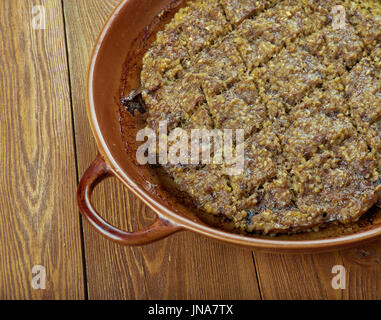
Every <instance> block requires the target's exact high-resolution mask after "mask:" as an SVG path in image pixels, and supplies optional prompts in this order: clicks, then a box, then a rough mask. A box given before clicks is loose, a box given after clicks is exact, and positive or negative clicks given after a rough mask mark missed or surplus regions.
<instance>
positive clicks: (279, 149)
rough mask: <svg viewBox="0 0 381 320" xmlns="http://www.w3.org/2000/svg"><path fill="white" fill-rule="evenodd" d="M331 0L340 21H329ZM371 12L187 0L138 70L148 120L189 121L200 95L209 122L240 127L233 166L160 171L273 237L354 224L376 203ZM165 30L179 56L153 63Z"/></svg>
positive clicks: (213, 207) (374, 8)
mask: <svg viewBox="0 0 381 320" xmlns="http://www.w3.org/2000/svg"><path fill="white" fill-rule="evenodd" d="M339 4H340V5H344V7H345V9H346V13H347V17H346V19H347V21H346V23H347V24H346V26H345V28H344V29H335V28H334V26H333V23H332V20H333V17H332V16H331V9H332V7H333V6H334V5H339ZM200 8H203V14H202V15H200V13H199V10H201V9H200ZM221 10H222V11H223V13H224V15H221ZM380 10H381V6H380V2H379V1H374V0H370V1H359V0H353V1H352V0H345V1H334V2H332V1H328V0H322V1H313V0H303V1H296V0H284V1H271V3H270V2H269V1H250V2H247V1H244V0H242V1H238V0H236V1H223V0H221V1H217V0H214V1H213V0H196V1H192V2H191V4H190V6H189V7H186V8H185V9H181V10H180V11H179V13H177V14H176V16H175V18H174V19H173V21H172V22H171V23H169V24H168V25H167V26H166V28H165V30H164V31H160V32H159V34H158V38H157V40H156V41H155V42H154V43H153V45H152V48H151V49H150V50H149V51H148V53H147V54H146V56H145V58H144V63H143V71H142V84H143V88H144V91H143V97H144V99H145V102H146V104H147V107H148V124H149V125H151V126H153V127H155V126H157V123H158V121H159V120H164V119H167V120H169V123H170V129H173V128H175V127H177V126H180V127H181V126H184V125H185V126H187V123H188V121H190V120H189V119H190V117H192V115H193V118H194V115H195V114H197V111H196V110H198V108H199V105H201V104H202V105H203V109H204V110H206V112H207V113H208V116H209V117H211V122H212V123H213V128H216V129H244V130H245V137H246V141H245V147H244V148H245V167H244V172H243V174H242V175H240V176H232V177H230V176H228V174H227V171H226V169H227V165H222V166H219V167H217V168H216V167H214V166H212V165H206V166H203V167H191V168H187V167H186V166H185V167H184V166H181V167H179V168H178V170H168V173H169V174H170V175H171V176H172V178H173V179H174V181H175V182H176V183H177V184H178V185H179V186H180V189H181V190H182V191H185V192H186V193H188V195H189V196H190V197H191V199H193V201H194V203H195V204H196V206H197V207H199V208H200V209H202V210H203V211H205V212H208V213H210V214H213V215H215V216H224V217H228V218H229V219H231V220H232V221H233V222H234V224H235V227H236V228H238V229H242V230H246V231H249V232H262V233H265V234H268V233H270V234H275V233H284V232H286V233H290V232H298V231H303V230H306V229H307V230H308V229H311V228H315V229H316V227H318V226H320V225H326V224H327V223H331V222H336V221H339V222H341V223H349V222H353V221H356V220H358V218H359V217H360V216H361V215H362V214H363V213H364V212H366V211H367V210H368V209H370V208H371V207H372V206H373V205H374V204H375V203H376V202H377V201H378V199H379V198H380V194H381V184H380V179H379V176H380V172H379V169H380V159H379V156H378V150H379V129H378V128H379V126H378V120H379V118H380V116H381V96H380V93H381V83H380V50H381V49H380V48H379V46H380V44H381V41H380V38H381V36H380V35H381V34H380V28H381V23H380V19H379V14H380ZM212 15H214V16H216V17H218V19H217V18H216V19H215V20H214V23H211V22H210V21H204V17H206V16H212ZM223 17H225V18H226V19H225V21H224V19H223ZM190 21H192V22H190ZM179 23H180V24H182V26H181V27H178V26H179ZM185 25H186V27H185ZM173 29H176V32H178V39H181V40H178V39H174V38H173V37H171V34H172V31H171V30H173ZM190 34H191V36H190ZM163 37H164V38H166V39H169V38H170V37H171V38H170V40H169V41H167V42H166V46H165V48H167V50H169V49H168V48H173V50H174V51H176V52H177V55H176V56H175V57H176V59H177V57H179V59H177V60H175V59H171V60H170V63H173V65H169V64H166V67H165V69H162V68H161V67H153V65H154V64H155V63H157V62H160V61H161V59H163V57H167V56H166V53H165V54H162V53H161V52H160V50H161V49H160V48H162V45H163V43H162V39H163ZM182 52H184V53H187V55H186V56H184V57H183V58H182V55H183V54H182ZM179 53H181V54H180V56H179ZM168 61H169V60H168ZM152 70H157V71H156V72H157V73H158V74H160V77H159V78H160V81H159V82H157V83H156V86H155V87H154V86H153V85H151V79H150V75H151V74H152ZM178 70H181V71H178ZM173 71H174V72H175V73H176V76H175V79H174V78H171V76H169V75H173V74H174V72H173ZM181 83H182V85H181ZM192 123H193V122H192ZM197 127H198V126H197V124H195V125H194V123H193V124H192V125H191V126H189V125H188V128H197Z"/></svg>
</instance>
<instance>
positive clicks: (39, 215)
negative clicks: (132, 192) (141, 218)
mask: <svg viewBox="0 0 381 320" xmlns="http://www.w3.org/2000/svg"><path fill="white" fill-rule="evenodd" d="M37 4H38V5H43V6H44V7H45V10H46V26H47V29H46V30H34V29H33V28H32V18H33V15H32V7H33V6H34V5H37ZM0 39H1V41H0V105H1V107H0V159H1V161H0V181H1V184H0V299H83V298H84V281H83V264H82V253H81V243H80V226H79V222H80V220H79V215H78V210H77V208H76V201H75V190H76V170H75V167H76V166H75V154H74V148H73V130H72V120H71V119H72V116H71V108H70V92H69V79H68V68H67V62H66V48H65V37H64V24H63V15H62V4H61V1H59V0H40V1H25V0H2V1H0ZM34 265H43V266H44V267H45V268H46V275H47V278H46V281H47V282H46V290H34V289H33V288H32V285H31V280H32V267H33V266H34Z"/></svg>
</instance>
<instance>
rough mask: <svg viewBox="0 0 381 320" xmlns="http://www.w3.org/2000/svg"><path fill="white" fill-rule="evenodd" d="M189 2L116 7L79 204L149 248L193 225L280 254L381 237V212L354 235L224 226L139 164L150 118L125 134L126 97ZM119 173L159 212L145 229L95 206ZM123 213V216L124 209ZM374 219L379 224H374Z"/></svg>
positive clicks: (100, 69) (102, 224) (90, 97)
mask: <svg viewBox="0 0 381 320" xmlns="http://www.w3.org/2000/svg"><path fill="white" fill-rule="evenodd" d="M181 5H183V1H181V0H124V1H122V2H121V3H120V5H119V6H118V7H117V8H116V9H115V11H114V12H113V14H112V15H111V17H110V18H109V20H108V22H107V24H106V25H105V27H104V29H103V31H102V32H101V34H100V36H99V38H98V40H97V43H96V46H95V48H94V51H93V55H92V59H91V63H90V68H89V72H88V88H87V111H88V116H89V120H90V123H91V127H92V130H93V133H94V136H95V138H96V141H97V144H98V148H99V155H98V156H97V158H96V159H95V161H94V162H93V163H92V164H91V166H90V167H89V169H88V170H87V171H86V172H85V174H84V176H83V178H82V180H81V182H80V184H79V187H78V203H79V207H80V211H81V213H82V215H83V216H84V218H85V219H86V220H87V221H88V222H89V223H90V224H91V225H92V226H93V227H94V228H95V229H96V230H97V231H98V232H99V233H101V234H102V235H103V236H105V237H106V238H108V239H110V240H113V241H115V242H117V243H120V244H124V245H143V244H147V243H151V242H154V241H157V240H160V239H162V238H164V237H167V236H169V235H171V234H173V233H175V232H178V231H183V230H190V231H193V232H197V233H199V234H201V235H204V236H207V237H210V238H213V239H216V240H220V241H223V242H225V243H229V244H234V245H240V246H245V247H249V248H251V249H262V250H266V251H276V252H312V251H323V250H324V251H328V250H333V249H337V248H342V247H348V246H353V245H356V244H360V243H364V242H366V241H370V240H372V239H375V238H377V237H378V236H380V235H381V218H379V217H378V215H380V213H379V212H378V211H377V210H376V209H374V210H373V212H372V213H371V214H372V217H371V218H369V217H368V218H364V219H362V220H363V221H360V222H359V223H356V224H355V225H354V226H353V227H352V230H351V231H350V232H348V229H347V228H346V229H345V231H344V229H343V228H342V227H340V226H333V227H330V228H327V229H326V230H324V231H320V232H319V233H314V232H312V233H306V234H301V235H292V236H287V235H286V236H280V237H273V238H271V237H264V236H248V235H240V234H235V233H231V232H228V231H224V230H223V229H221V228H218V227H212V226H210V225H208V224H206V223H205V222H203V221H202V220H201V219H200V218H199V217H198V215H197V214H196V213H195V210H192V209H191V208H189V207H186V206H184V205H183V204H182V203H181V201H179V199H178V197H176V196H174V195H173V194H172V193H171V192H170V191H168V189H167V188H165V187H163V184H162V182H161V180H160V179H159V178H158V177H157V175H156V174H155V173H154V172H153V170H152V169H150V168H148V167H144V166H139V165H137V164H136V161H135V152H136V148H137V143H136V142H135V137H136V132H137V131H138V130H139V129H141V127H142V125H143V121H141V119H139V117H136V118H133V117H130V118H126V119H124V120H123V121H124V128H125V130H126V129H127V132H124V135H123V136H122V134H121V128H120V114H119V107H120V102H119V101H120V97H122V96H123V94H126V92H129V91H131V90H133V89H135V88H137V87H138V86H139V77H140V67H141V60H142V55H143V54H144V52H145V50H146V49H147V46H149V44H150V41H152V39H153V37H154V35H155V31H157V30H158V29H159V28H161V26H162V25H163V24H164V23H165V22H166V21H168V19H170V18H171V16H172V15H173V14H174V12H175V11H176V10H177V9H178V8H179V7H180V6H181ZM109 176H115V177H117V178H118V179H119V180H120V181H121V182H123V183H124V184H125V185H126V186H127V187H128V188H129V189H130V190H131V191H132V192H133V193H135V195H136V196H137V197H139V198H140V199H141V200H142V201H143V202H144V203H145V204H146V205H148V206H149V207H150V208H151V209H152V210H153V211H154V212H155V213H156V214H157V219H156V222H155V223H154V224H153V225H151V226H150V227H148V228H147V229H145V230H141V231H137V232H126V231H122V230H120V229H118V228H116V227H113V226H111V225H110V224H109V223H107V222H106V221H105V220H104V219H102V218H101V216H100V215H99V214H98V213H97V211H96V210H95V209H94V207H93V206H92V204H91V193H92V191H93V189H94V188H95V187H96V185H97V184H98V183H99V182H101V181H102V180H103V179H105V178H107V177H109ZM121 214H123V213H121ZM369 221H371V222H369Z"/></svg>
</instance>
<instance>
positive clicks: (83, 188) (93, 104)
mask: <svg viewBox="0 0 381 320" xmlns="http://www.w3.org/2000/svg"><path fill="white" fill-rule="evenodd" d="M133 1H134V0H124V1H122V2H121V3H120V5H119V6H118V7H116V8H115V10H114V12H113V13H112V14H111V15H110V17H109V19H108V21H107V23H106V24H105V26H104V28H103V30H102V32H101V33H100V35H99V37H98V39H97V42H96V45H95V47H94V50H93V54H92V59H91V63H90V66H89V72H88V81H87V92H88V94H87V112H88V116H89V120H90V125H91V128H92V131H93V133H94V136H95V138H96V141H97V145H98V148H99V152H100V153H101V155H102V157H98V158H97V159H96V160H95V162H94V164H99V163H104V162H106V163H107V164H102V166H103V167H106V169H105V170H106V171H107V172H108V173H109V174H112V175H115V176H116V177H118V178H119V179H120V180H121V181H122V182H123V183H124V184H125V185H126V186H127V187H128V188H129V189H130V190H131V191H132V192H133V193H134V194H136V195H137V196H138V197H139V198H140V199H141V200H143V202H144V203H145V204H147V205H148V206H149V207H150V208H151V209H153V210H154V211H155V212H156V213H158V216H159V217H164V218H165V219H168V220H170V224H171V225H172V226H174V231H173V232H175V231H179V230H191V231H195V232H197V233H199V234H203V235H205V236H208V237H211V238H215V239H217V240H221V241H226V242H229V243H232V244H237V245H246V246H250V247H252V248H253V247H254V248H263V249H268V250H271V249H275V250H276V249H281V250H283V251H287V250H289V251H305V250H306V251H311V250H314V249H315V250H321V249H322V248H323V249H331V248H333V247H338V246H350V245H353V244H355V243H360V242H364V241H369V240H371V239H374V238H375V237H378V236H380V235H381V228H378V227H375V228H372V229H370V230H365V231H364V230H363V231H361V232H359V233H356V234H351V235H345V236H338V237H333V238H329V239H319V240H303V241H288V240H276V239H261V238H252V237H247V236H242V235H237V234H233V233H229V232H225V231H222V230H219V229H215V228H213V227H210V226H207V225H202V224H200V223H197V222H194V221H192V220H191V219H189V218H186V217H183V216H181V215H179V214H176V213H175V212H174V211H173V210H172V209H171V208H169V207H167V206H165V205H163V204H162V203H160V201H156V200H154V199H153V197H152V195H151V194H150V192H149V191H147V190H146V189H145V188H143V187H141V186H139V185H138V184H137V183H135V181H134V179H132V178H131V177H130V174H129V173H128V172H125V171H123V170H122V169H121V167H120V165H119V164H118V160H116V158H117V157H116V154H115V151H113V150H112V148H111V146H110V145H109V143H108V142H107V139H105V138H104V136H103V133H102V129H101V126H100V122H101V119H100V118H99V117H98V115H97V101H96V99H95V96H94V92H93V89H94V88H93V86H94V80H95V76H96V75H97V71H98V70H96V66H97V64H98V63H101V61H102V55H103V54H104V48H105V46H107V45H109V44H108V43H107V42H108V41H109V40H110V38H111V37H110V30H111V29H112V26H113V25H114V24H116V23H117V22H120V21H118V19H119V20H120V19H122V17H123V15H125V14H126V11H127V9H129V8H127V7H128V5H129V4H131V3H133ZM163 9H165V7H164V6H163ZM98 108H99V105H98ZM103 159H104V160H103ZM92 167H93V166H92ZM92 167H90V168H89V169H88V172H89V174H90V173H91V171H94V169H92ZM91 169H92V170H91ZM96 174H97V175H98V177H97V179H96V180H98V179H99V178H100V177H101V174H99V173H97V172H96ZM81 183H82V185H81V184H80V186H79V189H78V200H79V203H81V202H83V201H85V202H86V208H85V209H84V208H82V209H81V213H82V214H83V215H84V216H85V218H86V219H87V220H88V221H90V220H92V221H90V222H92V224H93V225H94V223H95V224H97V225H98V226H100V227H102V226H101V223H100V222H99V221H95V220H94V218H93V217H90V216H89V214H88V212H87V211H89V210H90V211H94V209H93V208H91V201H90V193H91V192H90V191H88V190H87V189H89V188H92V187H95V186H96V184H97V183H96V181H95V179H93V180H92V181H90V183H88V182H86V181H81ZM84 198H85V199H84ZM96 218H97V217H96ZM98 218H99V219H101V218H100V217H98ZM97 231H98V232H100V233H101V234H102V235H104V236H106V237H108V238H109V239H111V240H114V241H117V242H120V241H118V239H116V238H115V237H112V236H110V234H109V233H107V232H106V231H105V230H100V229H99V228H97ZM173 232H168V234H167V235H169V234H170V233H173ZM154 240H155V239H151V241H154ZM156 240H157V239H156ZM147 242H148V241H147ZM120 243H122V242H120ZM124 244H131V245H133V244H136V243H133V242H131V243H127V242H125V243H124ZM140 244H141V243H140Z"/></svg>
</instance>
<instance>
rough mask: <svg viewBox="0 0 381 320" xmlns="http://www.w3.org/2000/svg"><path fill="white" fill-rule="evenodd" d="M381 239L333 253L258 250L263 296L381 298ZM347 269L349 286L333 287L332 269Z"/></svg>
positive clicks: (276, 297)
mask: <svg viewBox="0 0 381 320" xmlns="http://www.w3.org/2000/svg"><path fill="white" fill-rule="evenodd" d="M380 244H381V241H375V242H373V243H371V244H367V245H364V246H360V247H358V248H353V249H346V250H341V251H337V252H331V253H321V254H313V255H312V254H309V255H276V254H267V253H255V259H256V263H257V268H258V277H259V282H260V287H261V292H262V297H263V299H360V300H362V299H380V298H381V290H380V289H381V277H380V274H381V246H380ZM335 265H342V266H344V268H345V270H346V289H345V290H340V289H339V290H337V289H334V288H333V287H332V279H333V277H334V276H335V274H332V268H333V266H335Z"/></svg>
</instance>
